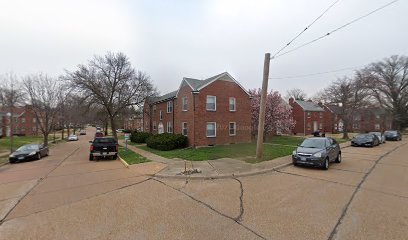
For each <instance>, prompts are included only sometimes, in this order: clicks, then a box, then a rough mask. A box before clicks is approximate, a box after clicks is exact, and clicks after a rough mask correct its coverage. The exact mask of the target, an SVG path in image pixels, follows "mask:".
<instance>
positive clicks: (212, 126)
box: [207, 122, 217, 137]
mask: <svg viewBox="0 0 408 240" xmlns="http://www.w3.org/2000/svg"><path fill="white" fill-rule="evenodd" d="M216 136H217V123H215V122H208V123H207V137H216Z"/></svg>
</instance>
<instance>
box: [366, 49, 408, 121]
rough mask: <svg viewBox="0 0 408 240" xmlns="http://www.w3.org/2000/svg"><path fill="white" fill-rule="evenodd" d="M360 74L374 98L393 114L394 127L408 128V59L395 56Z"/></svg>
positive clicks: (367, 68)
mask: <svg viewBox="0 0 408 240" xmlns="http://www.w3.org/2000/svg"><path fill="white" fill-rule="evenodd" d="M358 74H359V75H360V76H361V78H363V79H364V80H365V81H366V82H367V86H369V88H370V89H371V91H372V94H373V96H374V97H375V98H376V99H377V101H378V102H379V103H380V105H381V106H382V107H383V108H384V109H385V110H387V111H388V112H389V113H391V115H392V117H393V122H392V126H393V128H395V129H402V128H404V127H407V126H408V57H407V56H398V55H394V56H391V57H390V58H386V59H384V60H383V61H380V62H376V63H372V64H370V65H369V66H368V67H366V68H365V69H363V70H361V71H359V72H358Z"/></svg>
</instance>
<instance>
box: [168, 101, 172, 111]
mask: <svg viewBox="0 0 408 240" xmlns="http://www.w3.org/2000/svg"><path fill="white" fill-rule="evenodd" d="M169 106H171V111H169ZM172 112H173V101H168V102H167V113H172Z"/></svg>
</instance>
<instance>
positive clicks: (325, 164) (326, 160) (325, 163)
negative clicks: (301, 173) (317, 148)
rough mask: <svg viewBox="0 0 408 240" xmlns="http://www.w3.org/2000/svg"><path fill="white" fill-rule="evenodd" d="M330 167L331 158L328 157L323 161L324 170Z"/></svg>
mask: <svg viewBox="0 0 408 240" xmlns="http://www.w3.org/2000/svg"><path fill="white" fill-rule="evenodd" d="M328 169H329V158H326V159H325V160H324V163H323V170H328Z"/></svg>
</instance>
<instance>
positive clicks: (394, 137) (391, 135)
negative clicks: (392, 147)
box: [384, 130, 402, 141]
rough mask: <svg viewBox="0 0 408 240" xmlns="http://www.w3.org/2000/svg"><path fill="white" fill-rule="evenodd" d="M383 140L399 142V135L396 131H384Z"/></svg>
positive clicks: (400, 138)
mask: <svg viewBox="0 0 408 240" xmlns="http://www.w3.org/2000/svg"><path fill="white" fill-rule="evenodd" d="M384 135H385V139H386V140H390V141H401V140H402V137H401V133H400V132H399V131H396V130H390V131H385V132H384Z"/></svg>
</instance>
